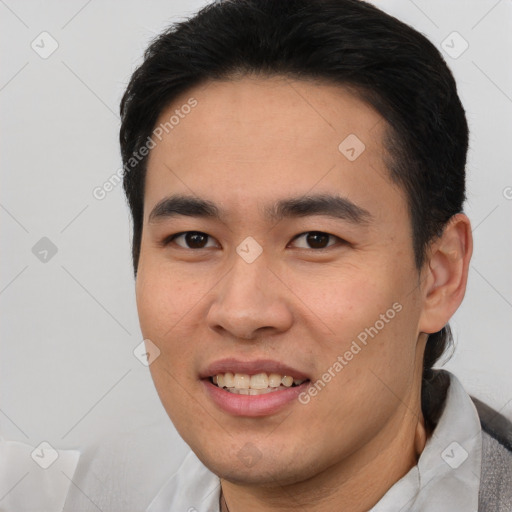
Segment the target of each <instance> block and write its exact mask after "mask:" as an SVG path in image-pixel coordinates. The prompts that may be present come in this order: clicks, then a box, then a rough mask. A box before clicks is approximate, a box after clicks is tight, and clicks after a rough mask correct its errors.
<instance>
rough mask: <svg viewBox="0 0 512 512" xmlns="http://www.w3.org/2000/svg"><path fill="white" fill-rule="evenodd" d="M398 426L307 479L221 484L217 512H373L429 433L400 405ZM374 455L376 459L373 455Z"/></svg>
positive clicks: (413, 461) (415, 458) (419, 418)
mask: <svg viewBox="0 0 512 512" xmlns="http://www.w3.org/2000/svg"><path fill="white" fill-rule="evenodd" d="M402 414H403V416H402V417H401V421H400V425H401V428H399V429H398V431H397V428H396V423H394V422H393V423H391V424H389V425H388V428H385V429H383V431H381V433H380V435H379V436H378V439H377V438H374V439H372V440H371V441H370V442H368V443H367V444H366V445H365V446H364V447H363V448H361V449H360V450H358V451H357V452H355V453H354V454H352V455H351V456H350V457H348V458H347V459H345V460H343V461H341V462H340V463H338V464H336V465H334V466H332V467H329V468H328V469H326V470H324V471H323V472H321V473H319V474H317V475H315V476H314V477H313V478H310V479H308V480H305V481H300V482H296V483H293V484H287V485H280V484H279V483H276V484H277V485H275V486H273V487H257V486H247V485H241V484H233V483H232V482H228V481H226V480H221V486H222V492H221V509H220V510H221V512H240V511H244V510H251V512H290V511H292V510H293V511H295V510H301V511H304V512H331V511H332V510H334V509H335V510H343V511H344V512H364V511H367V510H369V509H371V508H372V507H373V506H374V505H375V504H376V503H377V502H378V501H379V500H380V499H381V498H382V496H383V495H384V494H385V493H386V492H387V490H388V489H389V488H390V487H392V485H393V484H394V483H395V482H397V481H398V480H399V479H400V478H402V477H403V476H404V475H405V474H406V473H408V471H409V470H410V469H411V468H412V467H414V466H415V465H416V464H417V461H418V459H419V456H420V455H421V452H422V451H423V449H424V447H425V443H426V440H427V431H426V429H425V422H424V419H423V416H422V414H421V408H418V413H417V416H415V415H414V414H412V413H411V409H409V408H407V407H404V411H403V412H402ZM375 454H377V455H375Z"/></svg>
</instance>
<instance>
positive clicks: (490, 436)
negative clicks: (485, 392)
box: [457, 397, 512, 512]
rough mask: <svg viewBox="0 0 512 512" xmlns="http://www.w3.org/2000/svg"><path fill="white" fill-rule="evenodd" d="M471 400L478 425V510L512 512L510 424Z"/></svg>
mask: <svg viewBox="0 0 512 512" xmlns="http://www.w3.org/2000/svg"><path fill="white" fill-rule="evenodd" d="M472 400H473V403H474V404H475V406H476V409H477V411H478V415H479V416H480V423H481V424H482V474H481V478H480V492H479V500H478V501H479V504H478V511H479V512H512V423H511V422H510V421H509V420H508V419H507V418H505V417H504V416H502V415H501V414H499V413H498V412H496V411H495V410H494V409H492V408H491V407H489V406H488V405H486V404H484V403H483V402H481V401H480V400H478V399H477V398H474V397H472ZM457 512H459V511H457ZM460 512H463V511H460ZM464 512H466V511H464ZM468 512H469V511H468Z"/></svg>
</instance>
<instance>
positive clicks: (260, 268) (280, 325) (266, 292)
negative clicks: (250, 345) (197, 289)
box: [207, 255, 293, 340]
mask: <svg viewBox="0 0 512 512" xmlns="http://www.w3.org/2000/svg"><path fill="white" fill-rule="evenodd" d="M215 290H216V294H215V296H214V299H213V301H212V303H211V305H210V308H209V310H208V313H207V323H208V326H209V327H210V328H211V329H212V330H214V331H216V332H218V333H220V334H224V335H226V334H229V335H231V336H232V337H235V338H236V339H246V340H252V339H256V338H258V337H259V336H262V335H267V336H268V335H272V334H277V333H282V332H284V331H286V330H288V329H289V328H290V327H291V325H292V323H293V314H292V311H291V308H290V302H289V300H288V299H289V297H288V296H287V288H286V287H285V286H284V285H283V284H282V283H281V282H280V281H279V279H278V278H277V277H276V275H275V274H274V273H273V272H272V271H271V270H270V268H268V267H267V263H266V261H265V259H264V258H262V257H261V256H260V257H259V258H258V259H257V260H256V261H254V262H252V263H247V262H246V261H244V260H243V259H242V258H240V257H239V256H238V255H237V256H236V258H235V263H234V265H233V267H232V268H231V270H230V271H229V272H228V273H227V274H226V275H225V276H224V277H223V279H221V281H220V282H219V283H218V285H217V286H216V287H215Z"/></svg>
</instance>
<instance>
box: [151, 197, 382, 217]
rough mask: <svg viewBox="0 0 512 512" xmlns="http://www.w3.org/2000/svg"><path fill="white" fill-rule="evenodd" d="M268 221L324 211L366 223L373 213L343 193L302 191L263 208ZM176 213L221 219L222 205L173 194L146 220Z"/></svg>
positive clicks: (330, 214)
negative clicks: (312, 193) (343, 195)
mask: <svg viewBox="0 0 512 512" xmlns="http://www.w3.org/2000/svg"><path fill="white" fill-rule="evenodd" d="M264 213H265V216H266V217H267V219H269V220H271V221H275V222H277V221H280V220H282V219H284V218H294V217H307V216H310V215H324V216H327V217H333V218H336V219H342V220H346V221H348V222H351V223H353V224H368V223H369V222H370V221H371V220H372V219H373V216H372V214H371V213H370V212H369V211H368V210H366V209H364V208H362V207H361V206H358V205H356V204H355V203H353V202H352V201H350V200H349V199H348V198H346V197H342V196H338V195H329V194H317V195H305V196H299V197H292V198H287V199H281V200H279V201H277V202H276V203H274V204H273V205H270V206H268V207H266V208H265V209H264ZM179 215H183V216H187V217H202V218H212V219H218V220H222V219H223V217H224V215H223V214H222V211H221V209H220V208H219V207H218V206H217V205H215V203H213V202H212V201H208V200H205V199H200V198H197V197H193V196H186V195H173V196H169V197H165V198H164V199H162V200H161V201H159V202H158V203H157V204H156V206H155V207H154V208H153V210H152V211H151V213H150V214H149V219H148V222H149V223H156V222H159V221H162V220H165V219H169V218H172V217H176V216H179Z"/></svg>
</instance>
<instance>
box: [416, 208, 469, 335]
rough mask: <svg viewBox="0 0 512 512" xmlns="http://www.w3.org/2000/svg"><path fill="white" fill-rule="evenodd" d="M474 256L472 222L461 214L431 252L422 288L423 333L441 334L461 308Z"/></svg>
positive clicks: (456, 216) (421, 328)
mask: <svg viewBox="0 0 512 512" xmlns="http://www.w3.org/2000/svg"><path fill="white" fill-rule="evenodd" d="M472 252H473V237H472V234H471V224H470V221H469V219H468V217H467V216H466V215H465V214H463V213H458V214H456V215H454V216H453V217H452V218H451V219H450V220H449V221H448V224H447V225H446V227H445V228H444V230H443V233H442V235H441V236H440V237H439V238H438V239H437V240H435V241H434V242H433V243H432V245H431V247H430V250H429V255H428V262H427V264H426V270H425V272H426V275H425V277H424V278H423V285H422V291H423V308H422V313H421V316H420V323H419V329H420V331H421V332H425V333H429V334H430V333H434V332H437V331H439V330H441V329H442V328H443V327H444V326H445V325H446V324H447V323H448V321H449V320H450V318H451V316H452V315H453V314H454V313H455V311H456V310H457V308H458V307H459V305H460V303H461V302H462V299H463V298H464V294H465V291H466V284H467V278H468V269H469V262H470V259H471V255H472Z"/></svg>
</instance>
